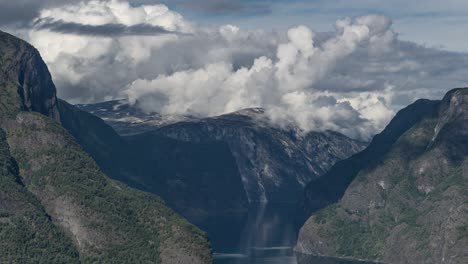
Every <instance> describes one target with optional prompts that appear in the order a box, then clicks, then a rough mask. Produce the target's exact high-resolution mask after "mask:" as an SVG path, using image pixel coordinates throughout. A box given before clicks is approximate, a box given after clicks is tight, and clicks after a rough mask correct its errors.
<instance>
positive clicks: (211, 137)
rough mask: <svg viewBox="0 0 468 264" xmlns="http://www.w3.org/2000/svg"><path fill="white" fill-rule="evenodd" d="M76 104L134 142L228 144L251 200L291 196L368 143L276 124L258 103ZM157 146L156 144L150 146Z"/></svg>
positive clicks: (288, 198)
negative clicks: (209, 107)
mask: <svg viewBox="0 0 468 264" xmlns="http://www.w3.org/2000/svg"><path fill="white" fill-rule="evenodd" d="M78 107H79V108H81V109H82V110H85V111H88V112H90V113H92V114H95V115H97V116H99V117H101V118H103V119H104V121H105V122H106V123H108V124H109V125H111V126H112V127H113V128H114V129H116V131H117V132H118V133H119V134H120V135H123V136H124V138H125V139H126V141H131V145H132V146H135V148H142V149H147V148H149V147H150V146H149V145H148V144H146V142H147V141H148V140H150V138H152V137H153V138H155V140H156V141H158V140H159V141H160V142H162V141H163V138H172V139H175V140H178V141H183V142H187V143H190V144H193V145H194V146H195V145H197V144H214V143H215V142H219V143H222V144H224V145H226V146H228V147H229V151H230V152H231V153H232V155H233V156H234V159H235V164H236V166H237V168H238V170H239V174H240V175H239V176H240V177H239V178H240V179H241V180H242V185H243V189H244V190H245V191H243V192H244V193H245V194H246V195H247V198H248V199H249V201H250V202H254V203H255V202H265V201H270V202H285V201H286V202H295V201H296V200H297V198H298V194H300V193H301V192H302V188H303V187H304V186H305V185H306V184H307V183H308V182H309V181H311V180H312V179H315V178H317V177H319V176H320V175H322V174H323V173H324V172H325V171H326V170H327V169H328V168H329V167H330V166H331V165H333V164H334V163H335V162H337V161H338V160H341V159H344V158H346V157H349V156H350V155H352V154H354V153H356V152H358V151H360V150H361V149H362V148H364V146H365V145H366V144H365V143H363V142H359V141H356V140H352V139H349V138H347V137H345V136H344V135H341V134H339V133H335V132H331V131H327V132H311V133H306V134H304V133H302V132H300V131H299V129H297V128H294V127H290V128H279V127H276V126H274V125H272V124H271V123H270V122H269V121H268V119H267V117H266V115H265V114H264V110H263V109H260V108H256V109H244V110H241V111H238V112H235V113H231V114H226V115H222V116H217V117H211V118H195V117H190V116H182V117H181V116H178V117H174V116H161V115H159V114H157V113H145V112H143V111H142V110H139V109H138V106H131V105H129V104H128V103H126V102H125V101H124V100H120V101H109V102H103V103H98V104H90V105H78ZM157 151H158V146H157V145H154V147H153V152H157ZM207 165H208V164H207ZM143 166H144V165H143ZM148 172H149V173H145V174H146V175H142V176H141V177H140V178H142V181H143V182H144V185H148V182H151V181H154V178H157V177H158V175H155V174H154V172H153V173H151V171H148Z"/></svg>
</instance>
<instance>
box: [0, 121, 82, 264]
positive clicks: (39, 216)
mask: <svg viewBox="0 0 468 264" xmlns="http://www.w3.org/2000/svg"><path fill="white" fill-rule="evenodd" d="M78 257H79V256H78V252H77V251H76V250H75V248H74V247H73V245H72V242H71V240H70V239H68V238H67V237H66V236H65V234H64V233H63V232H62V231H61V230H60V229H59V228H57V227H56V226H55V225H54V223H53V222H52V221H51V219H50V217H49V215H47V213H46V212H45V210H44V208H43V207H42V205H41V203H40V202H39V200H37V199H36V197H34V195H33V194H32V193H30V192H29V191H28V190H27V188H26V187H25V186H24V185H23V183H22V181H21V178H20V176H19V171H18V166H17V164H16V162H15V160H14V159H13V158H12V157H11V154H10V149H9V146H8V143H7V141H6V136H5V133H4V131H3V130H1V129H0V262H2V263H12V262H13V263H44V262H48V261H52V262H54V263H77V262H78Z"/></svg>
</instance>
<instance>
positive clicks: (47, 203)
mask: <svg viewBox="0 0 468 264" xmlns="http://www.w3.org/2000/svg"><path fill="white" fill-rule="evenodd" d="M0 58H1V59H0V61H1V64H0V65H1V69H0V70H1V71H0V74H1V76H0V77H1V78H0V80H2V81H1V84H0V93H1V97H0V106H1V108H0V128H1V129H3V130H4V131H5V132H6V138H5V139H6V142H7V143H8V147H9V151H10V153H11V157H10V159H9V160H10V161H11V162H10V163H11V164H14V163H15V162H16V163H17V164H18V168H19V171H18V172H19V173H18V175H16V176H17V178H16V179H15V180H8V178H7V177H10V179H11V177H12V175H8V174H5V175H3V174H2V181H1V182H2V184H5V186H3V185H2V188H5V189H8V190H9V192H10V193H9V194H7V195H5V194H2V196H1V197H2V200H1V201H0V205H2V208H0V209H1V210H6V211H7V213H8V215H11V214H13V215H15V214H16V215H21V214H25V213H23V210H22V209H21V208H22V207H21V206H11V204H12V202H9V199H10V200H11V199H12V197H19V198H22V197H24V198H25V199H29V200H24V205H23V207H25V206H27V208H30V209H28V210H30V211H32V210H35V211H34V214H35V215H36V216H35V217H32V219H31V217H29V218H27V217H23V218H22V219H23V221H24V222H25V223H24V228H25V229H27V228H28V226H34V227H35V228H36V229H37V230H32V231H27V232H26V231H25V232H22V229H19V230H18V229H4V228H3V226H4V225H2V229H1V230H0V231H1V232H3V231H4V230H7V231H6V232H11V234H10V236H13V237H18V239H19V240H23V241H27V240H28V239H30V238H29V236H28V235H29V234H31V232H33V233H34V234H35V235H36V234H38V235H41V236H43V237H44V236H47V239H45V240H49V241H50V242H49V243H50V244H51V247H50V251H51V252H52V253H51V254H50V255H42V256H41V257H42V258H43V259H45V261H46V262H51V261H53V258H54V256H56V257H57V258H59V260H60V261H63V262H67V263H68V262H73V261H74V260H75V261H78V260H79V261H80V262H86V263H88V262H93V263H95V262H112V263H128V262H138V263H142V262H145V263H211V252H210V247H209V243H208V241H207V239H206V236H205V235H204V234H203V233H202V232H201V231H200V230H198V229H196V228H195V227H194V226H192V225H190V224H189V223H188V222H186V221H185V220H183V219H182V218H180V217H179V216H178V215H176V214H175V213H174V212H172V211H171V210H170V209H168V208H167V207H166V206H165V205H164V203H163V202H162V200H160V199H159V198H158V197H157V196H154V195H151V194H148V193H144V192H141V191H137V190H133V189H131V188H128V187H126V186H124V185H123V184H120V183H118V182H115V181H113V180H110V179H109V178H107V176H106V175H104V174H103V173H102V172H101V170H100V168H99V167H98V166H97V165H96V163H95V162H94V160H92V159H91V158H90V157H89V156H88V155H87V154H86V153H85V152H84V151H83V149H82V148H81V147H80V146H79V145H78V144H77V143H76V142H75V139H74V138H73V137H72V136H71V135H69V134H68V133H67V131H66V130H65V129H64V128H62V127H61V125H60V123H58V122H57V121H58V120H60V115H59V114H58V113H59V111H58V107H57V98H56V97H55V87H54V86H53V83H52V81H51V78H50V74H49V73H48V71H47V68H46V66H45V64H44V63H43V62H42V60H41V59H40V56H39V54H38V53H37V51H36V50H35V49H34V48H33V47H31V46H30V45H28V44H26V43H24V42H22V41H20V40H18V39H16V38H14V37H13V36H10V35H8V34H5V33H1V34H0ZM3 142H4V141H3ZM3 146H4V147H2V149H6V147H5V145H4V144H3ZM3 152H4V153H7V152H6V151H3ZM5 157H6V159H7V160H8V155H5ZM10 163H8V162H4V163H2V168H1V169H2V171H10V172H11V171H13V172H14V169H13V170H12V169H11V166H12V165H11V164H10ZM10 174H11V173H10ZM13 176H14V173H13ZM22 186H24V187H22ZM14 202H17V203H23V201H18V200H15V201H14ZM30 204H31V205H30ZM13 205H14V203H13ZM7 213H5V214H4V215H6V214H7ZM4 218H5V217H2V218H1V219H2V224H3V222H8V221H10V220H8V219H7V220H4V221H3V219H4ZM36 223H39V224H41V225H43V226H44V227H43V228H41V226H40V225H39V226H38V225H36ZM41 232H43V233H44V234H42V233H41ZM0 234H2V235H3V234H4V233H0ZM38 238H39V237H38ZM57 241H58V242H57ZM62 241H63V243H62ZM1 243H5V240H3V239H2V241H1ZM44 243H47V242H45V241H42V243H40V241H33V242H31V243H30V244H29V245H27V246H28V252H31V254H33V253H34V252H37V251H39V250H41V248H43V247H44V245H43V244H44ZM57 244H61V245H60V246H58V245H57ZM9 245H10V249H9V252H11V254H10V255H6V256H7V257H6V262H13V261H14V260H15V259H20V258H22V256H23V255H25V254H24V252H23V249H22V248H24V246H21V245H20V243H17V244H15V243H14V242H13V243H10V244H9ZM54 245H55V246H54ZM67 245H69V246H67ZM70 245H72V246H70ZM2 250H3V248H2ZM41 254H42V253H41ZM77 254H79V259H78V257H77ZM1 255H2V257H3V256H5V255H4V254H1ZM33 257H34V256H33ZM35 260H36V259H33V260H30V261H26V260H25V261H24V262H30V263H36V261H35Z"/></svg>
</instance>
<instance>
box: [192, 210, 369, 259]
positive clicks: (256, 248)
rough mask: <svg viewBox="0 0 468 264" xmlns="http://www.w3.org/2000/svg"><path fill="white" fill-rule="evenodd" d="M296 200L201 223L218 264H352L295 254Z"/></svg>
mask: <svg viewBox="0 0 468 264" xmlns="http://www.w3.org/2000/svg"><path fill="white" fill-rule="evenodd" d="M295 210H296V207H295V204H294V203H270V204H257V205H254V206H251V207H250V209H249V210H248V212H243V213H230V214H224V215H216V216H213V217H210V218H209V219H205V220H204V221H203V223H201V224H199V225H200V227H201V228H203V229H204V230H206V231H207V232H208V234H209V235H210V239H211V242H212V246H213V251H214V259H215V264H276V263H277V264H352V263H360V264H362V263H363V262H353V261H347V260H346V261H345V260H338V259H332V258H319V257H313V256H305V255H296V254H295V253H294V251H293V248H294V245H295V243H296V236H297V232H296V229H295V226H294V220H295V218H294V215H295Z"/></svg>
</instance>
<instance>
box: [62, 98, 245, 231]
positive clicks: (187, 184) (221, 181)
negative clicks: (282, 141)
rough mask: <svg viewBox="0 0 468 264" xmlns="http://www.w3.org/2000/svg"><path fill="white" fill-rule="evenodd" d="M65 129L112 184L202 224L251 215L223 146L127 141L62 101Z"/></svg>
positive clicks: (143, 138) (150, 139)
mask: <svg viewBox="0 0 468 264" xmlns="http://www.w3.org/2000/svg"><path fill="white" fill-rule="evenodd" d="M59 110H60V116H61V118H62V124H63V126H64V127H65V128H66V129H67V130H68V131H69V132H70V133H71V134H72V135H74V136H75V138H76V139H77V141H78V142H79V143H80V145H81V146H83V148H84V149H85V150H86V151H87V152H88V153H91V155H92V156H93V158H94V159H95V160H96V162H97V163H98V164H99V166H100V167H101V168H102V169H103V170H104V171H105V172H106V173H107V174H108V175H110V176H111V177H112V178H114V179H118V180H121V181H123V182H125V183H127V184H129V185H131V186H133V187H136V188H139V189H142V190H147V191H150V192H153V193H156V194H158V195H160V196H161V197H163V198H164V200H165V201H167V203H168V205H169V206H170V207H171V208H174V209H175V210H176V211H177V212H179V213H180V214H182V215H183V216H184V217H187V218H188V219H189V220H190V221H191V222H194V223H200V221H201V219H203V218H204V217H205V216H207V215H209V214H217V213H223V212H224V213H226V212H233V211H239V210H244V211H245V210H246V208H247V205H248V204H247V198H246V195H245V192H244V190H243V186H242V183H241V180H240V176H239V172H238V169H237V167H236V163H235V160H234V158H233V157H232V154H231V152H230V150H229V148H228V146H227V145H226V144H224V143H222V142H216V141H210V142H204V143H191V142H183V141H179V140H175V139H171V138H167V137H162V136H158V135H155V136H153V135H150V136H149V135H141V136H139V137H125V138H121V137H120V136H119V135H117V134H116V133H115V132H114V130H113V129H112V128H111V127H110V126H108V125H107V124H105V123H104V122H103V121H102V120H101V119H100V118H98V117H96V116H94V115H92V114H89V113H87V112H85V111H82V110H80V109H78V108H77V107H75V106H72V105H70V104H68V103H66V102H64V101H59Z"/></svg>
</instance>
